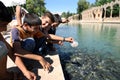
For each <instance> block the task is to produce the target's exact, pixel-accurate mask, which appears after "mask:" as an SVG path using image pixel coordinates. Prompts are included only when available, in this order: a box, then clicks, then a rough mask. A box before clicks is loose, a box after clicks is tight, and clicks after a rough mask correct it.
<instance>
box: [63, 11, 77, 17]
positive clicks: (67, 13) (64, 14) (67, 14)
mask: <svg viewBox="0 0 120 80" xmlns="http://www.w3.org/2000/svg"><path fill="white" fill-rule="evenodd" d="M74 14H75V13H70V12H69V11H68V12H63V13H62V14H61V17H64V18H68V17H70V16H72V15H74Z"/></svg>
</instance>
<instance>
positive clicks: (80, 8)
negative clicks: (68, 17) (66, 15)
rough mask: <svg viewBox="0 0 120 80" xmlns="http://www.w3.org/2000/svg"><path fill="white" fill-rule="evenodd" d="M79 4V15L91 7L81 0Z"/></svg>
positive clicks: (84, 0)
mask: <svg viewBox="0 0 120 80" xmlns="http://www.w3.org/2000/svg"><path fill="white" fill-rule="evenodd" d="M77 4H78V8H77V13H79V14H80V13H81V12H82V11H83V10H85V9H88V8H89V6H90V3H89V2H87V1H86V0H79V1H78V3H77Z"/></svg>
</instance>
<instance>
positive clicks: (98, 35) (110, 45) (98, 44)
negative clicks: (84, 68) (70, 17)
mask: <svg viewBox="0 0 120 80" xmlns="http://www.w3.org/2000/svg"><path fill="white" fill-rule="evenodd" d="M56 34H57V35H60V36H64V37H69V36H71V37H73V38H74V39H75V40H76V41H78V42H79V46H78V47H76V48H72V47H71V46H70V44H69V43H67V42H65V43H64V46H61V47H60V48H61V51H62V52H64V53H65V54H67V55H69V53H74V52H75V51H78V52H81V53H88V54H92V53H93V54H94V53H97V54H101V55H103V56H107V57H114V58H116V59H119V58H120V24H100V23H84V24H65V25H60V26H59V27H58V28H57V33H56Z"/></svg>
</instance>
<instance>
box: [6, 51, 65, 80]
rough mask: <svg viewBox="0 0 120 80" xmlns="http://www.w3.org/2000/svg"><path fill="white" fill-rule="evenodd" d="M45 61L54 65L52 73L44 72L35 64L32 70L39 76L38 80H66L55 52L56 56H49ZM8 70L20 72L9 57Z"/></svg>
mask: <svg viewBox="0 0 120 80" xmlns="http://www.w3.org/2000/svg"><path fill="white" fill-rule="evenodd" d="M45 59H46V60H47V61H49V62H50V63H51V64H52V69H51V72H49V73H48V72H47V71H44V70H43V69H42V68H41V67H40V65H39V64H37V63H33V64H34V65H35V66H34V68H33V69H32V71H33V72H35V73H36V74H38V76H37V80H65V79H64V74H63V70H62V67H61V63H60V59H59V55H58V54H57V53H55V52H54V55H47V56H45ZM7 68H8V70H11V71H18V69H17V68H16V65H15V64H14V63H13V62H12V60H11V59H10V58H9V57H8V62H7Z"/></svg>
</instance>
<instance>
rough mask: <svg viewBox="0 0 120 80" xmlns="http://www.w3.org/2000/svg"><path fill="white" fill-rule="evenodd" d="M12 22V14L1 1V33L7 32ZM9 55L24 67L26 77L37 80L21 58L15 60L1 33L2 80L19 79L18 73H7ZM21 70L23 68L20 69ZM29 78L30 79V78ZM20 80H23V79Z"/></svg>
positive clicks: (0, 76) (0, 64)
mask: <svg viewBox="0 0 120 80" xmlns="http://www.w3.org/2000/svg"><path fill="white" fill-rule="evenodd" d="M11 20H12V15H11V13H10V12H9V11H8V10H7V8H6V7H5V6H4V4H3V3H2V2H1V1H0V32H2V31H6V29H7V27H6V25H7V24H8V23H9V22H10V21H11ZM7 55H8V56H9V57H10V58H11V59H12V60H13V61H15V63H16V64H18V63H20V64H18V66H19V67H20V66H22V67H23V69H24V70H23V73H25V75H27V76H26V77H27V78H28V79H29V77H32V79H33V80H35V79H36V76H35V74H34V73H32V72H31V71H28V70H27V69H26V68H24V64H22V62H21V61H20V58H19V57H18V59H19V60H17V58H15V57H14V56H13V51H12V48H11V46H10V45H9V44H8V43H7V42H6V41H5V39H4V38H3V36H2V34H1V33H0V80H14V79H17V80H18V79H19V77H20V76H19V75H17V74H16V73H11V72H7ZM20 69H21V68H20ZM28 76H29V77H28ZM19 80H22V79H21V78H20V79H19Z"/></svg>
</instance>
